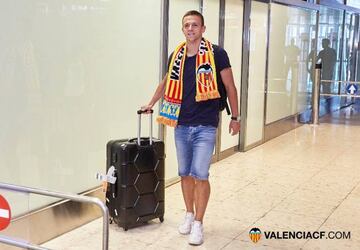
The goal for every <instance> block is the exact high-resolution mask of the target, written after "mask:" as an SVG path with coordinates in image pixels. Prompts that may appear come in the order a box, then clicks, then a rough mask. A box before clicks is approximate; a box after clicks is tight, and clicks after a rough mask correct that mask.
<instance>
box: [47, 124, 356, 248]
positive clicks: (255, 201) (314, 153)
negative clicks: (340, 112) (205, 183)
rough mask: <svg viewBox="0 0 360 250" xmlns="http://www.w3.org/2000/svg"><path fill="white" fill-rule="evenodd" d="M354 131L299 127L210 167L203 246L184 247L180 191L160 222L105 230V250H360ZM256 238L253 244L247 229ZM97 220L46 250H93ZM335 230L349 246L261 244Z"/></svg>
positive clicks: (174, 189) (169, 199)
mask: <svg viewBox="0 0 360 250" xmlns="http://www.w3.org/2000/svg"><path fill="white" fill-rule="evenodd" d="M359 152H360V126H346V125H336V124H326V123H323V124H321V125H320V126H316V127H313V126H311V125H304V126H302V127H299V128H298V129H296V130H293V131H291V132H289V133H287V134H284V135H282V136H280V137H278V138H275V139H273V140H271V141H269V142H267V143H265V144H263V145H261V146H259V147H257V148H255V149H253V150H250V151H248V152H246V153H237V154H235V155H233V156H231V157H229V158H227V159H225V160H223V161H221V162H218V163H216V164H213V165H212V167H211V179H210V180H211V185H212V193H211V197H210V201H209V205H208V208H207V213H206V217H205V220H204V226H205V243H204V244H203V245H202V246H200V247H192V246H190V245H188V244H187V237H186V236H183V235H180V234H178V232H177V224H178V223H179V221H180V220H182V217H183V214H184V209H183V207H184V206H183V201H182V196H181V191H180V185H179V184H176V185H173V186H171V187H169V188H167V189H166V213H165V221H164V222H163V223H160V222H159V221H158V220H155V221H153V222H151V223H149V224H148V225H146V226H143V227H140V228H135V229H131V230H129V231H127V232H124V231H123V230H122V229H121V228H119V227H117V226H116V225H111V226H110V242H109V245H110V249H119V250H120V249H141V250H143V249H192V248H196V249H306V250H307V249H309V250H310V249H326V250H328V249H336V250H338V249H360V164H359V162H358V160H359ZM253 227H257V228H259V229H260V230H261V231H262V235H261V239H260V240H259V241H258V242H257V243H253V242H252V241H251V240H250V238H249V231H250V229H251V228H253ZM101 230H102V228H101V219H98V220H96V221H93V222H91V223H89V224H87V225H85V226H83V227H81V228H79V229H77V230H74V231H72V232H70V233H67V234H66V235H63V236H61V237H58V238H56V239H54V240H52V241H50V242H48V243H46V244H44V246H45V247H49V248H52V249H66V250H70V249H77V250H80V249H84V250H85V249H87V250H88V249H101V235H102V231H101ZM269 231H274V232H280V233H282V232H286V231H301V232H313V231H325V232H326V233H328V232H330V231H341V232H349V231H350V232H351V239H321V240H320V239H313V240H309V239H296V240H295V239H287V240H286V239H266V238H265V235H264V232H269Z"/></svg>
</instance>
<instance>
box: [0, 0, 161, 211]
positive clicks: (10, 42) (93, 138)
mask: <svg viewBox="0 0 360 250" xmlns="http://www.w3.org/2000/svg"><path fill="white" fill-rule="evenodd" d="M160 3H161V2H160V1H141V0H133V1H118V0H108V1H100V0H81V1H80V0H74V1H65V0H64V1H61V0H58V1H51V0H28V1H25V0H11V1H10V0H4V1H1V3H0V19H1V30H2V33H3V34H6V35H2V36H0V48H1V52H0V89H1V91H0V117H1V123H0V172H1V175H0V182H9V183H14V184H20V185H26V186H32V187H38V188H47V189H55V190H59V191H66V192H73V193H77V192H81V191H84V190H87V189H91V188H93V187H95V186H98V185H99V184H100V183H99V182H98V181H97V180H95V177H94V175H95V173H96V172H105V159H106V157H105V146H106V143H107V141H108V140H110V139H116V138H127V137H134V136H136V131H137V130H136V124H137V115H136V110H137V109H138V108H139V107H140V106H141V105H142V104H145V103H147V102H148V100H149V97H150V95H151V94H152V93H153V92H154V90H155V88H156V85H157V84H158V72H159V67H158V65H159V53H160V51H159V48H160V43H159V41H160V11H161V6H160ZM147 124H148V122H146V123H144V127H145V128H144V131H146V132H147V130H148V125H147ZM144 134H145V133H144ZM154 134H156V133H154ZM48 201H49V200H47V199H41V200H40V199H39V200H38V199H33V200H32V202H31V205H30V208H33V207H38V206H40V205H42V204H45V203H47V202H48Z"/></svg>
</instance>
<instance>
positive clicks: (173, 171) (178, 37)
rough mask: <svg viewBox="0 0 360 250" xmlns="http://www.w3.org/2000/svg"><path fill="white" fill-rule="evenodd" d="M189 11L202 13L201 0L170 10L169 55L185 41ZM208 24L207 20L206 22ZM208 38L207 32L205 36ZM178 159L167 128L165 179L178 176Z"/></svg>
mask: <svg viewBox="0 0 360 250" xmlns="http://www.w3.org/2000/svg"><path fill="white" fill-rule="evenodd" d="M188 10H197V11H200V1H199V0H172V1H170V9H169V55H170V54H171V53H172V52H173V51H174V49H175V48H176V46H177V45H178V44H179V43H181V42H183V41H185V38H184V34H183V33H182V31H181V26H182V22H181V21H182V17H183V16H184V14H185V13H186V12H187V11H188ZM205 22H206V20H205ZM204 36H205V37H206V32H205V34H204ZM177 166H178V164H177V159H176V148H175V142H174V129H173V128H170V127H167V128H166V171H165V178H166V179H172V178H174V177H177V176H178V168H177Z"/></svg>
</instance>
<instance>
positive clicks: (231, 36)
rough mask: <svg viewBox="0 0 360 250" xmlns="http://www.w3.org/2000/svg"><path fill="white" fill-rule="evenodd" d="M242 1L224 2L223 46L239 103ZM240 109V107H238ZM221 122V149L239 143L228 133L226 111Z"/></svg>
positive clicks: (231, 0) (229, 0)
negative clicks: (228, 59)
mask: <svg viewBox="0 0 360 250" xmlns="http://www.w3.org/2000/svg"><path fill="white" fill-rule="evenodd" d="M243 5H244V3H243V1H239V0H227V1H226V4H225V39H224V47H225V50H226V51H227V53H228V55H229V58H230V63H231V68H232V71H233V74H234V80H235V85H236V88H237V89H238V96H239V103H240V89H241V56H242V35H243V34H242V32H243ZM239 110H240V109H239ZM221 115H222V124H221V150H225V149H228V148H231V147H234V146H236V145H238V144H239V137H238V136H231V135H230V134H229V121H230V117H229V116H228V115H227V113H226V111H223V112H222V114H221Z"/></svg>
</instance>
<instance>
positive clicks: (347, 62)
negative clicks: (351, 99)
mask: <svg viewBox="0 0 360 250" xmlns="http://www.w3.org/2000/svg"><path fill="white" fill-rule="evenodd" d="M357 18H358V16H357V14H352V13H348V12H346V13H345V32H344V48H343V50H342V51H343V61H342V63H343V74H342V80H344V81H353V80H354V79H355V73H356V68H355V66H356V53H357V48H356V47H357V44H356V41H357V39H356V37H355V29H356V28H357V29H358V27H356V26H358V24H357V25H356V21H357V20H356V19H357ZM345 92H346V86H345V85H344V84H343V85H342V86H341V93H345Z"/></svg>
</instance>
